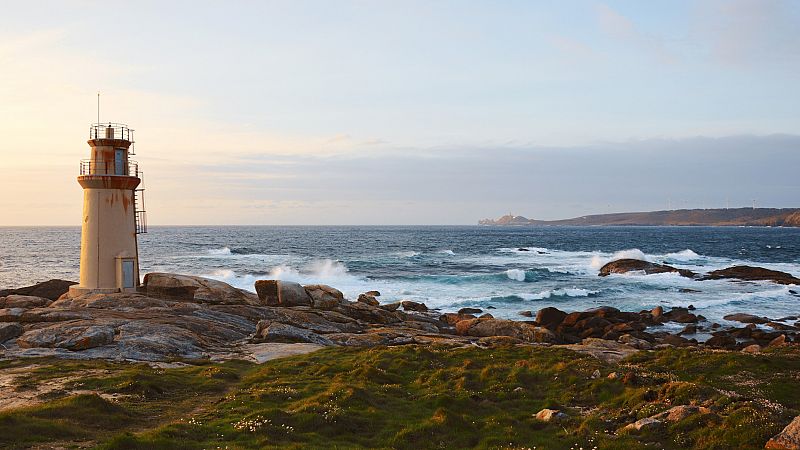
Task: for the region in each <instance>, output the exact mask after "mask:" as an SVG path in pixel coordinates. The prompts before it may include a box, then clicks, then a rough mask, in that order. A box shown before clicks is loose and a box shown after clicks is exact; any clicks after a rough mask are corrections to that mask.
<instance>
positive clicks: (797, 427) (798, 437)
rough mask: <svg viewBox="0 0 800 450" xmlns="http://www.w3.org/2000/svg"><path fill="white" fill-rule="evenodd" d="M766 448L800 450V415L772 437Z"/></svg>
mask: <svg viewBox="0 0 800 450" xmlns="http://www.w3.org/2000/svg"><path fill="white" fill-rule="evenodd" d="M764 448H772V449H781V450H800V416H797V417H795V418H794V420H792V421H791V422H790V423H789V425H786V428H784V429H783V431H781V432H780V433H778V434H776V435H775V436H774V437H773V438H772V439H770V440H769V441H768V442H767V445H765V446H764Z"/></svg>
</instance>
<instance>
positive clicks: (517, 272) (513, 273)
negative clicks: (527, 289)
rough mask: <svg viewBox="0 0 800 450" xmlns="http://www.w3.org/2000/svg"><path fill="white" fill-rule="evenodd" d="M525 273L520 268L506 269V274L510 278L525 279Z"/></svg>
mask: <svg viewBox="0 0 800 450" xmlns="http://www.w3.org/2000/svg"><path fill="white" fill-rule="evenodd" d="M525 275H526V273H525V271H524V270H522V269H508V270H506V276H507V277H508V278H509V279H510V280H516V281H525Z"/></svg>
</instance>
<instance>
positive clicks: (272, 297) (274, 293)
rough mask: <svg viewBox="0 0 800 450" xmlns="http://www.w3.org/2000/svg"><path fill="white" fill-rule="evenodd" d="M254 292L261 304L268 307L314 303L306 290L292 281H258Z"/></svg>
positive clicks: (309, 304)
mask: <svg viewBox="0 0 800 450" xmlns="http://www.w3.org/2000/svg"><path fill="white" fill-rule="evenodd" d="M255 287H256V292H257V293H258V299H259V300H260V302H261V304H264V305H268V306H311V305H312V304H313V303H314V301H313V300H312V298H311V296H310V295H309V294H308V292H306V289H305V288H303V286H301V285H300V283H295V282H293V281H282V280H258V281H256V285H255Z"/></svg>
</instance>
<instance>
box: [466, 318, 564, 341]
mask: <svg viewBox="0 0 800 450" xmlns="http://www.w3.org/2000/svg"><path fill="white" fill-rule="evenodd" d="M456 332H457V333H458V334H459V335H462V336H476V337H487V336H509V337H513V338H516V339H519V340H521V341H523V342H552V343H555V342H557V341H558V338H557V337H556V335H555V334H554V333H553V332H552V331H550V330H548V329H547V328H543V327H537V326H534V325H531V324H528V323H525V322H518V321H515V320H502V319H467V320H462V321H459V322H457V323H456Z"/></svg>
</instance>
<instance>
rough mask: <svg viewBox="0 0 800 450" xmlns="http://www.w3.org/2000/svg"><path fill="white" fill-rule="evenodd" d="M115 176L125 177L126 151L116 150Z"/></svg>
mask: <svg viewBox="0 0 800 450" xmlns="http://www.w3.org/2000/svg"><path fill="white" fill-rule="evenodd" d="M114 175H125V150H124V149H121V148H118V149H116V150H114Z"/></svg>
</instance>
